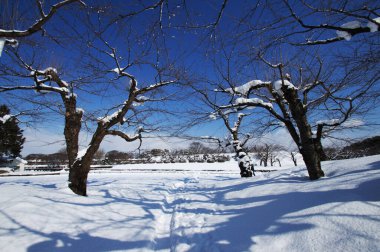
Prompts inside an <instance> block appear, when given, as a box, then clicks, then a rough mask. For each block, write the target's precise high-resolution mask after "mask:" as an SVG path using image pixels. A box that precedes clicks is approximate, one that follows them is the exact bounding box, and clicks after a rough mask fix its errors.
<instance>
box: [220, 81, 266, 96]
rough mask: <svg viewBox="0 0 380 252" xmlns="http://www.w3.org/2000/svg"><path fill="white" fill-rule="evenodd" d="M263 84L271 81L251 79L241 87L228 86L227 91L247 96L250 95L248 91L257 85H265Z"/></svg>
mask: <svg viewBox="0 0 380 252" xmlns="http://www.w3.org/2000/svg"><path fill="white" fill-rule="evenodd" d="M263 84H269V82H264V81H262V80H251V81H249V82H247V83H245V84H243V85H241V86H239V87H235V88H233V89H232V88H227V89H226V91H227V92H229V93H231V94H235V93H237V94H241V95H242V96H247V95H248V92H249V91H250V90H251V89H252V88H254V87H256V86H259V85H263Z"/></svg>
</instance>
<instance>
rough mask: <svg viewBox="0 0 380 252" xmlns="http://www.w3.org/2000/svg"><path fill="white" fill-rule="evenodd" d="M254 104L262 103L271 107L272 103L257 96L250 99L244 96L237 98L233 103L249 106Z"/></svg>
mask: <svg viewBox="0 0 380 252" xmlns="http://www.w3.org/2000/svg"><path fill="white" fill-rule="evenodd" d="M254 104H257V105H263V106H266V107H269V108H273V105H272V104H271V103H270V102H264V101H263V100H261V99H259V98H251V99H246V98H237V99H236V100H235V105H249V106H255V105H254Z"/></svg>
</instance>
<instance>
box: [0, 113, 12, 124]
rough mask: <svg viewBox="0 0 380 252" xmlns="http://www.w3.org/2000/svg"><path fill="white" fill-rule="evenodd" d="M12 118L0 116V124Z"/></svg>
mask: <svg viewBox="0 0 380 252" xmlns="http://www.w3.org/2000/svg"><path fill="white" fill-rule="evenodd" d="M12 117H13V115H4V116H0V122H2V123H6V122H7V121H8V120H9V119H11V118H12Z"/></svg>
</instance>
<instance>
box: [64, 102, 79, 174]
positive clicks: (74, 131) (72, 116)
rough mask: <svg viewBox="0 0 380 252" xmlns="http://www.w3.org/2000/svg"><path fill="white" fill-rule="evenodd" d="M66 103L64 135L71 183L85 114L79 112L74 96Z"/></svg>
mask: <svg viewBox="0 0 380 252" xmlns="http://www.w3.org/2000/svg"><path fill="white" fill-rule="evenodd" d="M64 102H65V108H66V112H65V129H64V135H65V140H66V153H67V158H68V161H69V163H68V166H69V181H71V178H72V168H73V164H74V162H75V159H76V158H77V155H78V149H79V145H78V144H79V133H80V129H81V126H82V122H81V120H82V116H83V112H82V111H80V110H79V111H78V110H77V108H76V99H75V97H74V96H71V97H69V98H65V100H64Z"/></svg>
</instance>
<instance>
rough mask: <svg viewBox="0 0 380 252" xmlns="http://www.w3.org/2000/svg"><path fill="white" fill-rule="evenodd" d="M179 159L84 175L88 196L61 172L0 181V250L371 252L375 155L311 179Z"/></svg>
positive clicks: (379, 201)
mask: <svg viewBox="0 0 380 252" xmlns="http://www.w3.org/2000/svg"><path fill="white" fill-rule="evenodd" d="M231 164H233V163H230V165H231ZM160 165H161V164H160ZM178 165H179V164H162V166H161V167H165V166H166V167H167V168H168V169H169V168H170V169H172V170H173V171H165V170H166V169H162V170H161V171H160V172H157V171H155V172H147V171H141V172H140V171H138V169H135V170H134V171H133V172H132V171H129V172H125V171H124V172H122V171H120V169H121V168H122V167H119V172H117V171H118V170H117V169H115V168H114V172H103V173H99V172H96V173H91V174H90V176H89V181H88V194H89V197H80V196H76V195H74V194H72V193H71V191H70V190H69V189H67V182H66V180H67V174H62V175H46V176H33V177H30V176H29V177H0V223H1V225H0V244H1V246H0V251H39V252H40V251H228V252H230V251H355V252H356V251H380V193H379V192H380V156H372V157H366V158H360V159H352V160H345V161H331V162H325V163H323V168H324V170H325V172H326V175H327V176H326V177H325V178H322V179H320V180H317V181H313V182H310V181H309V180H308V179H307V176H306V171H305V168H304V166H300V167H293V168H288V169H282V170H281V171H277V172H271V173H265V174H259V175H258V176H256V177H253V178H248V179H242V178H239V174H238V171H236V172H204V171H202V170H203V169H199V167H200V166H201V165H202V166H208V167H212V166H213V165H217V164H197V163H194V164H186V167H193V168H194V169H193V170H192V171H182V172H181V171H177V172H174V170H180V169H177V168H178ZM182 165H185V164H182ZM219 165H221V164H219ZM225 165H228V163H225ZM235 165H236V164H235ZM150 166H152V167H156V168H157V167H159V165H158V164H153V165H152V164H151V165H150ZM233 169H237V167H236V166H234V168H233ZM136 170H137V171H136Z"/></svg>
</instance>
